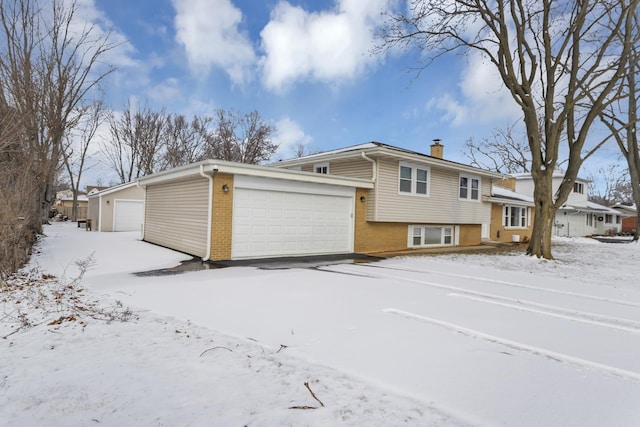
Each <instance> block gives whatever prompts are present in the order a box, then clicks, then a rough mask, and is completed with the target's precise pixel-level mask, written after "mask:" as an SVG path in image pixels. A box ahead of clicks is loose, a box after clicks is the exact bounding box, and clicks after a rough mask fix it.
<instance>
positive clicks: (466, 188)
mask: <svg viewBox="0 0 640 427" xmlns="http://www.w3.org/2000/svg"><path fill="white" fill-rule="evenodd" d="M459 189H460V191H459V193H458V196H459V197H460V198H461V199H465V200H480V178H478V177H475V176H469V175H460V187H459Z"/></svg>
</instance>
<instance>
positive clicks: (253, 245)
mask: <svg viewBox="0 0 640 427" xmlns="http://www.w3.org/2000/svg"><path fill="white" fill-rule="evenodd" d="M353 203H354V202H353V196H352V195H351V196H346V195H329V194H307V193H301V192H296V191H270V190H265V189H252V188H235V189H234V214H233V242H232V258H235V259H241V258H257V257H271V256H273V257H276V256H288V255H312V254H327V253H346V252H351V251H352V248H353V243H352V242H353V236H352V234H353V232H352V230H353V215H352V210H353Z"/></svg>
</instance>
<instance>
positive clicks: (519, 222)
mask: <svg viewBox="0 0 640 427" xmlns="http://www.w3.org/2000/svg"><path fill="white" fill-rule="evenodd" d="M503 213H504V215H503V221H502V225H504V226H505V227H507V228H527V227H528V226H529V209H528V208H526V207H522V206H510V205H507V206H505V207H504V209H503Z"/></svg>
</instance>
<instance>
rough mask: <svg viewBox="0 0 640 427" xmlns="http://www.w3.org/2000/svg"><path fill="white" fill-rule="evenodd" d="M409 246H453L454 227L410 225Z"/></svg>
mask: <svg viewBox="0 0 640 427" xmlns="http://www.w3.org/2000/svg"><path fill="white" fill-rule="evenodd" d="M408 245H409V247H410V248H422V247H429V246H451V245H453V227H451V226H444V227H436V226H424V225H410V226H409V242H408Z"/></svg>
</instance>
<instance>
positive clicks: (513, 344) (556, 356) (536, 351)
mask: <svg viewBox="0 0 640 427" xmlns="http://www.w3.org/2000/svg"><path fill="white" fill-rule="evenodd" d="M382 312H384V313H389V314H394V315H397V316H400V317H404V318H407V319H411V320H416V321H419V322H424V323H428V324H431V325H435V326H440V327H442V328H445V329H448V330H450V331H453V332H457V333H460V334H463V335H466V336H469V337H472V338H477V339H483V340H485V341H488V342H491V343H494V344H500V345H503V346H506V347H509V348H511V349H514V350H520V351H525V352H527V353H531V354H533V355H535V356H541V357H544V358H547V359H550V360H555V361H559V362H565V363H569V364H571V365H574V366H578V367H583V368H585V367H586V368H591V369H596V370H598V371H602V372H604V373H607V374H610V375H613V376H616V377H623V378H627V379H630V380H634V381H640V373H637V372H633V371H629V370H626V369H620V368H616V367H615V366H611V365H606V364H604V363H598V362H593V361H590V360H586V359H581V358H579V357H574V356H570V355H568V354H564V353H558V352H555V351H550V350H546V349H544V348H540V347H535V346H531V345H528V344H524V343H520V342H517V341H512V340H507V339H504V338H500V337H497V336H494V335H490V334H485V333H484V332H480V331H476V330H474V329H469V328H465V327H463V326H459V325H456V324H454V323H449V322H445V321H442V320H438V319H434V318H431V317H427V316H422V315H419V314H415V313H411V312H409V311H404V310H398V309H395V308H385V309H383V310H382Z"/></svg>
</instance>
